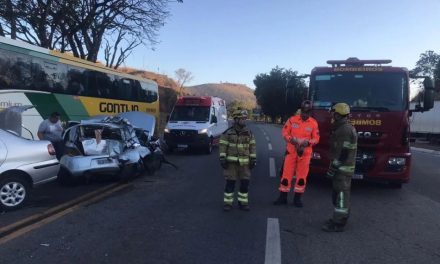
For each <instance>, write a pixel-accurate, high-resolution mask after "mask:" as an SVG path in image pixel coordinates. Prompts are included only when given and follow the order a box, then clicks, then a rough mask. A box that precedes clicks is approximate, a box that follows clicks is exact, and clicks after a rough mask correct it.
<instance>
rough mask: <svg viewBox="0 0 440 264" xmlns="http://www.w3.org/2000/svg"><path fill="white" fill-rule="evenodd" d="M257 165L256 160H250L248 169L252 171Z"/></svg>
mask: <svg viewBox="0 0 440 264" xmlns="http://www.w3.org/2000/svg"><path fill="white" fill-rule="evenodd" d="M256 165H257V160H256V159H251V161H250V162H249V169H251V170H252V169H253V168H255V166H256Z"/></svg>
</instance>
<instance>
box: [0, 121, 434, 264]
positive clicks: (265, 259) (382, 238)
mask: <svg viewBox="0 0 440 264" xmlns="http://www.w3.org/2000/svg"><path fill="white" fill-rule="evenodd" d="M250 127H251V129H252V130H253V132H254V134H255V136H256V138H257V150H258V164H257V167H256V168H255V169H254V171H253V175H252V177H253V179H252V182H251V190H250V201H251V211H250V212H243V211H240V210H238V209H236V208H235V209H234V210H233V211H232V212H229V213H224V212H223V211H222V199H223V197H222V195H223V185H224V180H223V178H222V175H221V170H220V166H219V164H218V161H217V155H218V152H217V150H216V151H215V152H214V153H213V154H212V155H204V154H197V153H187V152H179V153H176V154H173V155H170V156H168V158H169V159H170V160H171V161H173V162H174V163H176V164H177V165H178V166H179V169H178V170H175V169H173V168H171V167H168V166H164V167H163V168H162V170H161V171H160V172H158V173H156V174H155V175H154V176H145V177H142V178H139V179H137V180H136V181H135V182H134V185H133V188H131V189H129V190H125V191H122V192H120V193H117V194H115V195H113V196H112V197H110V198H108V199H106V200H103V201H100V202H98V203H95V204H92V205H90V206H88V207H85V208H81V209H79V210H77V211H74V212H72V213H70V214H68V215H66V216H64V217H63V218H61V219H58V220H57V221H55V222H52V223H50V224H47V225H44V226H42V227H41V228H39V229H37V230H34V231H32V232H30V233H27V234H25V235H23V236H21V237H18V238H16V239H14V240H11V241H9V242H8V243H6V244H3V245H1V246H0V263H279V262H277V260H281V261H282V263H295V264H296V263H440V221H439V219H440V203H439V202H440V193H439V192H438V191H436V189H438V186H439V184H440V182H439V179H438V177H439V175H440V173H439V169H438V165H437V164H439V162H440V156H438V155H433V154H426V153H419V152H414V161H413V165H414V166H413V174H412V175H413V178H412V181H411V183H409V184H407V185H404V187H403V188H402V189H390V188H388V187H386V186H385V185H381V184H373V183H363V182H360V183H355V184H354V186H353V192H352V213H351V218H350V220H349V225H348V226H347V230H346V232H344V233H335V234H328V233H324V232H322V231H321V230H320V226H321V225H322V223H323V222H324V221H325V220H326V219H327V218H328V217H330V215H331V212H332V205H331V201H330V194H331V189H330V184H329V182H327V181H326V180H323V179H318V178H311V179H310V181H309V185H308V187H307V191H306V194H305V195H304V203H305V207H304V208H302V209H298V208H295V207H293V206H292V205H289V206H282V207H275V206H273V205H272V201H273V200H274V199H275V198H276V196H277V186H278V181H279V178H278V175H277V174H278V173H277V172H278V168H279V166H280V164H281V158H282V156H283V151H284V143H283V141H282V139H281V138H280V127H276V126H272V125H265V124H251V125H250ZM269 144H270V145H269ZM271 158H273V163H272V165H271ZM273 165H275V166H273ZM271 176H275V177H271ZM0 217H1V216H0ZM278 234H279V236H278Z"/></svg>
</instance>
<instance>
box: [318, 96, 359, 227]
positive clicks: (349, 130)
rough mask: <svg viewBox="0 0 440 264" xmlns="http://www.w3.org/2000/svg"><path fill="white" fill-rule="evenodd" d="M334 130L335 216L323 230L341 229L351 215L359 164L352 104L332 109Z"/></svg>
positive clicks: (332, 151) (331, 171)
mask: <svg viewBox="0 0 440 264" xmlns="http://www.w3.org/2000/svg"><path fill="white" fill-rule="evenodd" d="M331 113H332V122H333V123H332V130H331V134H330V161H331V163H330V166H329V169H328V171H327V177H329V178H331V179H332V181H333V193H332V202H333V205H334V211H333V217H332V218H331V219H329V220H328V221H327V222H326V223H325V224H324V225H323V226H322V229H323V230H324V231H327V232H341V231H343V230H344V227H345V225H346V224H347V220H348V217H349V214H350V189H351V177H352V176H353V173H354V169H355V165H356V152H357V133H356V129H355V128H354V126H353V125H352V124H351V123H350V122H349V119H348V116H349V114H350V107H349V106H348V105H347V104H345V103H338V104H335V105H334V106H333V107H332V109H331Z"/></svg>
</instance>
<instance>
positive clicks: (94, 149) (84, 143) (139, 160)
mask: <svg viewBox="0 0 440 264" xmlns="http://www.w3.org/2000/svg"><path fill="white" fill-rule="evenodd" d="M153 120H154V117H153ZM154 123H155V121H154V122H153V125H151V124H150V126H149V127H145V128H136V127H134V126H133V125H132V124H131V121H130V120H129V118H125V117H122V116H114V117H104V118H102V119H101V118H91V119H90V120H83V121H81V122H80V123H79V124H77V125H73V126H71V127H70V128H68V129H67V130H66V132H65V134H64V142H65V147H66V150H65V155H63V157H62V158H61V160H60V163H61V169H60V173H59V175H58V177H59V179H60V181H61V182H62V183H71V182H72V181H73V180H74V179H77V178H80V177H85V178H86V179H89V178H90V177H91V176H92V175H95V174H112V175H115V176H118V177H119V178H120V179H122V180H126V179H128V178H130V177H132V176H133V175H135V174H137V173H139V172H142V171H143V170H144V169H145V167H146V166H145V165H144V164H145V162H149V159H150V156H151V155H152V151H151V150H150V149H149V148H148V147H147V146H145V144H141V141H140V140H139V137H138V135H140V136H142V135H144V136H145V137H146V140H147V141H148V140H149V139H150V138H151V136H150V133H151V132H153V133H154ZM137 134H138V135H137Z"/></svg>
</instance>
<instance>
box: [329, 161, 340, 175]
mask: <svg viewBox="0 0 440 264" xmlns="http://www.w3.org/2000/svg"><path fill="white" fill-rule="evenodd" d="M338 170H339V168H338V167H337V166H336V165H335V164H334V163H333V162H332V163H331V164H330V166H329V168H328V170H327V178H333V177H334V176H335V174H336V173H337V172H338Z"/></svg>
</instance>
